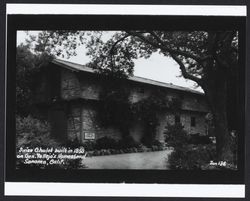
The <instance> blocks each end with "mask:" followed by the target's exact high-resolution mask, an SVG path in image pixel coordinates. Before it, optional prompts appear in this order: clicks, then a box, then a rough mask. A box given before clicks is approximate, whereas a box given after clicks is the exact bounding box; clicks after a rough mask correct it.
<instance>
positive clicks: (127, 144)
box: [118, 136, 140, 149]
mask: <svg viewBox="0 0 250 201" xmlns="http://www.w3.org/2000/svg"><path fill="white" fill-rule="evenodd" d="M139 146H140V143H138V142H136V141H135V140H134V138H133V137H131V136H126V137H124V138H123V139H121V140H119V142H118V147H119V149H125V148H132V147H136V148H138V147H139Z"/></svg>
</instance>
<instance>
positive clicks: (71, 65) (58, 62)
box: [52, 59, 204, 95]
mask: <svg viewBox="0 0 250 201" xmlns="http://www.w3.org/2000/svg"><path fill="white" fill-rule="evenodd" d="M52 63H54V64H56V65H58V66H61V67H63V68H66V69H69V70H72V71H76V72H79V71H83V72H89V73H94V72H95V71H94V70H93V69H92V68H89V67H86V66H84V65H80V64H77V63H73V62H69V61H65V60H61V59H54V60H53V61H52ZM128 79H129V80H132V81H135V82H140V83H146V84H151V85H155V86H161V87H166V88H171V89H175V90H180V91H186V92H190V93H195V94H200V95H204V93H202V92H199V91H196V90H192V89H190V88H187V87H181V86H177V85H173V84H172V83H165V82H159V81H155V80H151V79H148V78H143V77H138V76H131V77H129V78H128Z"/></svg>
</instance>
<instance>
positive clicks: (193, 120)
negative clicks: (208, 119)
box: [191, 117, 196, 127]
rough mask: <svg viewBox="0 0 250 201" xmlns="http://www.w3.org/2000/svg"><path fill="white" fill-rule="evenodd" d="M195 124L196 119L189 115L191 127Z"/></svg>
mask: <svg viewBox="0 0 250 201" xmlns="http://www.w3.org/2000/svg"><path fill="white" fill-rule="evenodd" d="M195 126H196V119H195V117H191V127H195Z"/></svg>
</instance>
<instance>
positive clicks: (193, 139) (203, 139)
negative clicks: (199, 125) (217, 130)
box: [188, 134, 212, 145]
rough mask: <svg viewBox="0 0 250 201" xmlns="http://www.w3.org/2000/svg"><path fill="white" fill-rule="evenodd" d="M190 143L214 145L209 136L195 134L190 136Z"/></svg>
mask: <svg viewBox="0 0 250 201" xmlns="http://www.w3.org/2000/svg"><path fill="white" fill-rule="evenodd" d="M188 142H189V143H190V144H196V145H198V144H210V143H212V141H211V139H210V138H209V136H207V135H205V136H204V135H200V134H193V135H190V136H189V140H188Z"/></svg>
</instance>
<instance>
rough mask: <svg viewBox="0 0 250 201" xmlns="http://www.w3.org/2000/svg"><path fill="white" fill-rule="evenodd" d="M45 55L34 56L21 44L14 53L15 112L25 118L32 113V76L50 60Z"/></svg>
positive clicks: (49, 57) (27, 47)
mask: <svg viewBox="0 0 250 201" xmlns="http://www.w3.org/2000/svg"><path fill="white" fill-rule="evenodd" d="M52 58H53V57H52V56H49V55H48V54H46V53H41V54H34V53H32V52H31V50H30V48H29V46H27V45H23V44H21V45H20V46H18V47H17V53H16V112H17V114H18V115H22V116H27V115H29V114H31V113H32V112H33V111H34V107H33V94H34V74H35V73H37V72H38V70H39V69H40V68H41V67H42V66H44V65H47V63H48V62H49V61H50V60H51V59H52Z"/></svg>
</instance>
